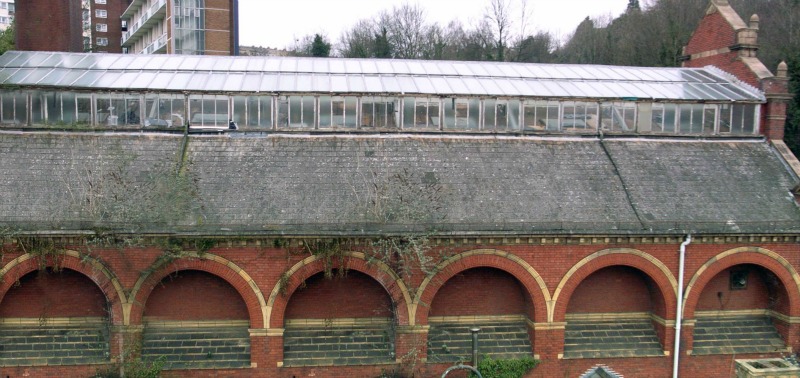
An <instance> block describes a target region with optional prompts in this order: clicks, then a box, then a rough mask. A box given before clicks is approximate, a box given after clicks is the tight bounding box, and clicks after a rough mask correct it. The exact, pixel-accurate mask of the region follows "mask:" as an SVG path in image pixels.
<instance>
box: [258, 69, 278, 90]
mask: <svg viewBox="0 0 800 378" xmlns="http://www.w3.org/2000/svg"><path fill="white" fill-rule="evenodd" d="M279 78H280V76H279V75H277V74H270V73H265V74H264V75H263V76H261V87H260V88H259V91H261V92H277V91H278V79H279Z"/></svg>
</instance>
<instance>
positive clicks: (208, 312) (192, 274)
mask: <svg viewBox="0 0 800 378" xmlns="http://www.w3.org/2000/svg"><path fill="white" fill-rule="evenodd" d="M144 316H148V317H156V318H159V319H165V320H167V319H168V320H201V319H202V320H217V319H220V320H222V319H225V320H234V319H239V320H247V319H249V318H250V317H249V315H248V313H247V306H246V305H245V304H244V301H242V298H241V296H240V295H239V293H237V292H236V289H234V288H233V286H231V285H230V284H228V283H227V282H225V281H224V280H222V279H221V278H219V277H216V276H214V275H212V274H209V273H206V272H200V271H196V270H184V271H180V272H177V273H174V274H172V275H170V276H168V277H166V278H164V279H163V280H161V283H160V284H159V285H158V286H156V287H155V289H153V293H152V294H150V297H149V298H148V299H147V304H146V305H145V310H144Z"/></svg>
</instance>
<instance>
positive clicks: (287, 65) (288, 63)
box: [280, 59, 297, 72]
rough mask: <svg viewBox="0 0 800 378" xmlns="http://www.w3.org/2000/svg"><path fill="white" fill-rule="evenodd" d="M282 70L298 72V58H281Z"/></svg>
mask: <svg viewBox="0 0 800 378" xmlns="http://www.w3.org/2000/svg"><path fill="white" fill-rule="evenodd" d="M280 62H281V66H280V71H286V72H297V60H295V59H281V61H280Z"/></svg>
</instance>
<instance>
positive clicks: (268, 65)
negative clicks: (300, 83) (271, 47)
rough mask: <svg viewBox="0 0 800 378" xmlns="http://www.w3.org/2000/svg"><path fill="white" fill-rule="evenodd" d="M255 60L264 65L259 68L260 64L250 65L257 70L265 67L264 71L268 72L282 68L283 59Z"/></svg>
mask: <svg viewBox="0 0 800 378" xmlns="http://www.w3.org/2000/svg"><path fill="white" fill-rule="evenodd" d="M253 61H255V62H257V63H259V65H260V66H262V67H263V68H258V67H259V65H255V66H254V65H250V67H251V68H254V69H256V70H262V69H263V70H264V71H267V72H278V71H280V70H281V62H282V60H281V59H265V60H259V59H253Z"/></svg>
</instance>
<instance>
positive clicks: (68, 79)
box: [56, 70, 86, 87]
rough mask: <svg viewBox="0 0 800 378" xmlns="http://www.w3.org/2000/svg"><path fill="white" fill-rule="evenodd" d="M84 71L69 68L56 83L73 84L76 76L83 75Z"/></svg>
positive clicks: (62, 84) (76, 78)
mask: <svg viewBox="0 0 800 378" xmlns="http://www.w3.org/2000/svg"><path fill="white" fill-rule="evenodd" d="M85 73H86V71H76V70H69V71H68V72H67V73H66V74H65V75H64V77H62V78H61V80H59V81H58V83H56V85H57V86H60V87H62V86H63V87H66V86H70V85H73V83H75V80H78V78H80V77H81V76H83V75H84V74H85Z"/></svg>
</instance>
